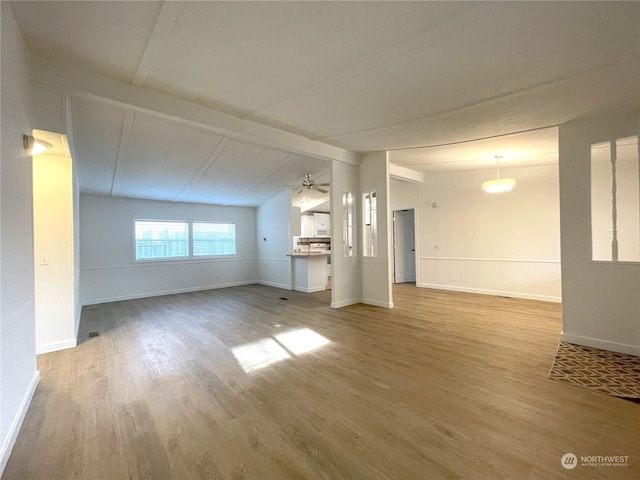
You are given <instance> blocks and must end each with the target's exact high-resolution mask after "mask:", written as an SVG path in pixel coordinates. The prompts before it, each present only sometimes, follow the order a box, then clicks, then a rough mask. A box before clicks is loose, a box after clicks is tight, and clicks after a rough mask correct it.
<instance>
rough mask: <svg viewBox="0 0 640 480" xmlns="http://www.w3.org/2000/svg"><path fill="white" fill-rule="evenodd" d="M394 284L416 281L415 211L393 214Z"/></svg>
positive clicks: (401, 211) (399, 211)
mask: <svg viewBox="0 0 640 480" xmlns="http://www.w3.org/2000/svg"><path fill="white" fill-rule="evenodd" d="M393 265H394V268H393V270H394V271H393V278H394V283H406V282H415V281H416V235H415V226H414V220H413V209H411V210H396V211H395V212H393Z"/></svg>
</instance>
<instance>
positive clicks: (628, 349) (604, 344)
mask: <svg viewBox="0 0 640 480" xmlns="http://www.w3.org/2000/svg"><path fill="white" fill-rule="evenodd" d="M560 340H561V341H563V342H568V343H575V344H576V345H584V346H585V347H593V348H600V349H602V350H611V351H612V352H618V353H626V354H628V355H638V356H640V346H637V345H627V344H625V343H617V342H610V341H608V340H600V339H598V338H589V337H581V336H579V335H569V334H567V333H564V332H563V333H561V334H560Z"/></svg>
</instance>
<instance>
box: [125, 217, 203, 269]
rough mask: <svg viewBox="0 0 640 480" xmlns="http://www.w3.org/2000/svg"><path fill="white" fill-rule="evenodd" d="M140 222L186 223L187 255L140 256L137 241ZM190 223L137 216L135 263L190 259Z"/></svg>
mask: <svg viewBox="0 0 640 480" xmlns="http://www.w3.org/2000/svg"><path fill="white" fill-rule="evenodd" d="M138 222H149V223H153V222H155V223H176V224H184V225H186V226H187V255H185V256H181V257H157V258H138V256H137V254H136V252H137V249H138V248H137V247H138V245H137V242H138V239H137V237H136V224H137V223H138ZM190 229H191V227H190V225H189V222H188V221H187V220H166V219H163V220H158V219H150V218H135V219H134V220H133V261H134V263H155V262H183V261H185V260H189V258H191V232H190Z"/></svg>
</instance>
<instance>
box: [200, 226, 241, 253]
mask: <svg viewBox="0 0 640 480" xmlns="http://www.w3.org/2000/svg"><path fill="white" fill-rule="evenodd" d="M196 223H205V224H214V225H233V253H221V254H210V255H196V252H195V246H194V240H195V235H194V229H193V227H194V225H195V224H196ZM189 233H190V237H189V241H190V243H191V252H190V253H191V255H190V258H192V259H194V260H198V259H201V258H204V259H206V258H232V257H237V256H238V241H237V240H238V235H237V232H236V223H235V222H218V221H215V220H193V221H191V222H190V223H189Z"/></svg>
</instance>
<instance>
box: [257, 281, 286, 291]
mask: <svg viewBox="0 0 640 480" xmlns="http://www.w3.org/2000/svg"><path fill="white" fill-rule="evenodd" d="M254 283H257V284H258V285H266V286H267V287H275V288H282V289H284V290H291V285H285V284H284V283H276V282H267V281H266V280H258V281H257V282H254Z"/></svg>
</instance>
